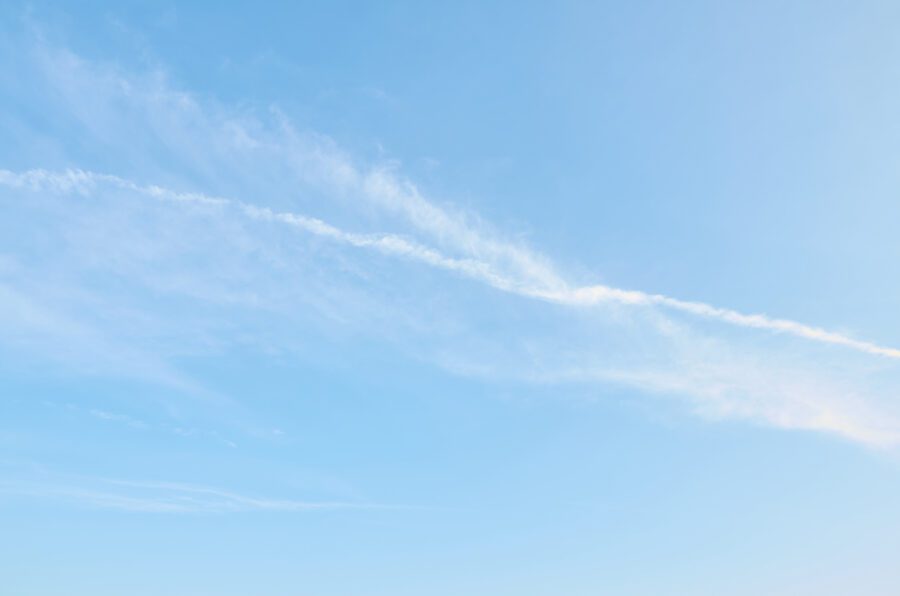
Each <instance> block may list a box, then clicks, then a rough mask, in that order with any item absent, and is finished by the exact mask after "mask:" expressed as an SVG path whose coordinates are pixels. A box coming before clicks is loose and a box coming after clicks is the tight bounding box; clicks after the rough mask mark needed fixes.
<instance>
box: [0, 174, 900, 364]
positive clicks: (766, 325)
mask: <svg viewBox="0 0 900 596" xmlns="http://www.w3.org/2000/svg"><path fill="white" fill-rule="evenodd" d="M0 184H2V185H4V186H7V187H11V188H19V189H27V190H32V191H40V190H50V191H55V192H62V193H77V194H83V195H86V194H89V193H90V192H91V191H92V190H94V189H95V188H96V186H98V185H100V184H109V185H112V186H115V187H118V188H121V189H125V190H130V191H133V192H137V193H140V194H143V195H145V196H150V197H153V198H156V199H160V200H166V201H172V202H190V203H197V204H204V205H218V206H223V207H224V206H231V207H234V208H236V209H238V210H239V211H240V212H241V213H243V214H244V215H245V216H247V217H249V218H252V219H254V220H259V221H275V222H280V223H283V224H286V225H288V226H291V227H293V228H295V229H299V230H302V231H304V232H306V233H309V234H313V235H315V236H319V237H323V238H327V239H330V240H332V241H334V242H338V243H342V244H346V245H350V246H354V247H357V248H366V249H373V250H377V251H379V252H382V253H384V254H389V255H394V256H399V257H403V258H408V259H410V260H414V261H418V262H421V263H424V264H427V265H430V266H432V267H436V268H440V269H444V270H448V271H454V272H457V273H459V274H461V275H464V276H466V277H469V278H471V279H476V280H479V281H481V282H483V283H486V284H487V285H489V286H491V287H493V288H495V289H498V290H502V291H504V292H509V293H513V294H517V295H520V296H525V297H530V298H535V299H540V300H544V301H547V302H551V303H556V304H563V305H569V306H591V305H595V304H601V303H618V304H625V305H632V306H660V307H664V308H668V309H671V310H675V311H679V312H684V313H687V314H690V315H694V316H697V317H701V318H705V319H709V320H715V321H719V322H723V323H727V324H730V325H734V326H738V327H744V328H751V329H762V330H766V331H772V332H776V333H782V334H787V335H792V336H795V337H800V338H803V339H807V340H811V341H815V342H819V343H824V344H831V345H836V346H842V347H845V348H848V349H851V350H855V351H858V352H862V353H867V354H871V355H876V356H883V357H887V358H892V359H898V360H900V349H897V348H892V347H887V346H881V345H878V344H875V343H872V342H868V341H864V340H859V339H855V338H852V337H849V336H847V335H843V334H840V333H836V332H833V331H828V330H826V329H822V328H819V327H814V326H810V325H805V324H803V323H799V322H797V321H792V320H789V319H780V318H773V317H769V316H767V315H763V314H745V313H741V312H738V311H735V310H731V309H727V308H720V307H716V306H712V305H710V304H706V303H703V302H694V301H686V300H679V299H677V298H672V297H669V296H665V295H661V294H650V293H646V292H641V291H636V290H625V289H621V288H615V287H610V286H605V285H593V286H572V285H570V284H568V283H566V282H565V281H563V280H562V279H561V278H560V277H559V276H558V275H557V274H556V272H555V271H554V270H553V269H552V268H551V267H548V264H547V263H546V259H543V258H542V257H540V256H539V255H535V254H533V253H531V252H530V251H527V250H524V249H522V248H520V247H517V246H515V245H512V244H510V243H504V242H502V241H500V240H496V239H493V238H485V237H484V236H483V235H482V234H480V233H478V232H477V231H476V230H473V229H470V228H469V227H467V226H466V225H465V224H464V222H460V221H458V220H457V219H454V218H453V217H452V216H450V215H449V214H447V213H446V212H445V211H443V210H442V209H441V208H439V207H437V206H435V205H433V204H431V203H430V202H428V201H427V200H426V199H424V198H423V197H421V196H420V195H418V192H417V191H416V190H415V188H414V187H404V186H403V185H402V184H400V183H398V182H397V181H396V180H394V179H393V178H392V177H390V176H389V175H388V174H387V173H385V172H383V171H376V172H375V173H374V174H372V175H370V176H368V177H367V179H366V182H365V185H364V188H365V189H366V190H367V191H370V192H372V193H374V196H376V198H381V199H383V200H384V202H386V203H388V204H389V206H390V207H391V208H392V209H395V210H399V211H402V212H404V213H405V214H406V215H408V216H409V217H410V219H411V220H412V221H413V223H414V225H416V226H417V227H419V228H422V229H424V230H426V231H428V232H431V233H432V234H434V235H436V236H439V237H441V238H443V239H445V240H446V239H449V240H450V242H451V243H452V244H455V245H457V246H458V247H459V248H460V250H463V251H467V252H470V253H475V254H479V255H483V256H485V257H487V258H488V259H491V258H495V259H503V260H509V261H512V262H514V263H516V264H517V265H520V266H521V269H520V273H521V275H519V276H518V277H515V276H511V275H508V274H507V275H504V274H502V273H498V271H497V270H498V269H500V268H502V267H498V264H497V263H496V262H492V261H491V260H482V259H478V258H455V257H450V256H447V255H445V254H443V253H442V252H440V251H438V250H435V249H433V248H431V247H428V246H425V245H423V244H420V243H418V242H415V241H413V240H410V239H408V238H406V237H403V236H400V235H396V234H359V233H354V232H348V231H345V230H342V229H340V228H337V227H335V226H333V225H331V224H328V223H326V222H324V221H322V220H320V219H316V218H313V217H308V216H304V215H300V214H296V213H290V212H283V211H274V210H272V209H269V208H268V207H259V206H256V205H252V204H250V203H246V202H243V201H239V200H235V199H226V198H221V197H211V196H208V195H205V194H202V193H192V192H179V191H175V190H171V189H167V188H163V187H160V186H156V185H141V184H138V183H135V182H133V181H131V180H127V179H124V178H121V177H118V176H114V175H110V174H100V173H95V172H89V171H85V170H80V169H68V170H64V171H59V172H54V171H49V170H43V169H33V170H27V171H24V172H13V171H10V170H5V169H0ZM532 272H536V275H531V274H530V273H532Z"/></svg>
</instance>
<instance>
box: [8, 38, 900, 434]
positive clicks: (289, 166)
mask: <svg viewBox="0 0 900 596" xmlns="http://www.w3.org/2000/svg"><path fill="white" fill-rule="evenodd" d="M36 60H37V64H38V65H39V66H40V70H39V73H41V75H42V76H44V77H45V79H46V81H45V83H46V84H48V85H51V86H53V87H54V88H56V89H59V90H60V93H59V95H60V96H61V97H63V98H65V99H64V100H63V104H62V105H61V106H56V107H57V108H59V109H61V110H62V111H66V110H68V111H69V112H71V114H72V117H73V118H74V119H75V120H77V122H79V125H80V126H82V127H83V130H84V131H85V140H84V143H86V144H91V143H94V144H95V145H96V146H97V147H101V148H106V150H109V148H113V149H112V151H121V153H122V155H121V156H119V155H116V156H113V157H117V158H121V159H120V160H119V163H121V164H122V168H123V170H126V171H125V172H123V176H122V177H119V176H113V175H108V174H97V173H92V172H90V171H86V170H79V169H67V168H63V169H59V170H40V169H38V170H27V171H23V172H18V173H17V172H13V171H9V170H2V171H0V184H2V185H4V186H6V187H7V188H8V189H14V190H15V193H16V194H15V195H14V196H15V198H12V199H7V200H22V201H27V200H28V199H26V198H24V197H26V196H39V197H41V199H40V200H42V201H48V202H49V205H50V206H49V207H48V208H47V212H48V213H50V215H51V216H52V217H56V218H59V219H60V221H61V222H63V223H62V224H60V228H59V229H60V230H61V231H60V234H63V235H65V234H71V235H72V237H71V238H69V242H68V244H65V246H67V247H68V248H69V252H70V253H71V252H73V250H72V249H75V250H74V252H76V253H77V252H78V251H82V252H84V254H76V255H74V256H73V255H69V256H68V257H67V258H69V259H80V260H79V261H78V262H77V263H71V264H72V265H73V267H71V269H75V270H76V271H75V273H73V274H72V275H75V276H76V278H75V279H74V280H73V279H71V278H66V280H67V283H69V284H74V285H76V286H77V285H78V284H79V283H80V281H79V279H77V275H78V271H77V270H78V269H79V268H82V269H84V270H85V271H94V270H97V269H104V268H105V269H108V270H112V271H114V272H115V273H116V275H118V276H120V277H121V278H129V277H130V278H136V277H140V278H141V279H140V281H141V283H142V284H143V286H144V287H149V288H151V289H153V290H154V291H161V292H166V293H174V294H177V295H179V296H182V297H185V298H187V299H188V300H195V301H200V302H209V303H215V304H218V305H221V307H222V308H223V309H224V310H223V311H222V312H221V313H219V314H220V315H221V316H222V317H223V318H231V319H234V316H233V313H232V311H230V310H229V309H234V308H237V307H238V306H239V305H243V306H244V307H246V308H247V309H249V310H253V311H259V310H265V311H268V312H270V313H271V314H272V315H273V317H275V318H276V319H278V318H279V317H280V318H281V320H282V323H281V326H283V327H285V328H290V326H291V325H296V324H297V320H296V319H295V318H291V317H294V312H295V311H297V310H298V309H299V305H300V304H301V303H302V304H306V305H314V306H315V310H316V312H317V313H319V315H321V316H324V317H326V318H328V317H330V318H331V320H340V321H343V322H347V321H351V322H350V323H349V324H351V325H353V324H357V325H361V326H362V325H369V324H371V320H372V319H375V318H378V317H381V318H382V319H381V320H383V321H384V325H382V326H380V327H379V331H382V332H384V333H385V334H390V333H398V332H397V331H396V329H397V328H401V327H402V328H403V329H404V331H403V333H402V334H400V335H402V339H401V340H400V341H406V342H408V343H409V344H410V345H411V347H410V351H411V352H416V353H419V352H423V350H421V348H422V345H423V344H427V343H428V342H429V341H433V342H434V344H433V345H432V346H431V347H430V348H429V349H427V350H424V353H425V354H426V356H425V357H427V358H431V359H434V360H437V361H439V362H442V363H443V364H445V365H447V366H448V367H449V368H451V369H453V370H457V371H464V372H466V373H467V374H491V375H496V376H503V375H506V374H509V373H508V371H516V374H518V375H519V376H520V377H526V378H533V379H543V380H546V381H553V382H568V381H572V380H575V381H588V382H595V383H596V382H602V383H621V384H625V385H629V386H633V387H639V388H641V389H643V390H646V391H651V392H655V393H663V394H673V395H678V396H680V397H682V398H683V399H685V400H687V402H688V403H690V404H691V407H692V409H694V410H695V411H697V412H699V413H701V414H703V415H705V416H710V417H717V418H727V417H731V418H743V419H751V420H756V421H761V422H764V423H767V424H770V425H774V426H777V427H781V428H804V429H815V430H825V431H830V432H833V433H836V434H839V435H842V436H845V437H848V438H851V439H854V440H857V441H861V442H865V443H869V444H875V445H883V444H892V443H895V442H897V441H898V440H900V418H898V414H897V412H896V407H895V406H893V404H892V400H891V399H890V396H891V395H892V394H893V387H895V385H894V380H895V377H894V376H895V375H896V369H895V368H891V367H892V366H894V365H893V362H892V361H893V360H896V359H898V358H900V351H898V350H897V349H895V348H892V347H888V346H881V345H878V344H875V343H872V342H867V341H865V340H860V339H856V338H853V337H850V336H848V335H845V334H839V333H836V332H832V331H828V330H824V329H820V328H818V327H815V326H811V325H806V324H803V323H799V322H796V321H791V320H785V319H779V318H773V317H769V316H766V315H761V314H744V313H739V312H736V311H733V310H730V309H726V308H720V307H715V306H712V305H708V304H705V303H701V302H690V301H683V300H679V299H676V298H672V297H668V296H664V295H659V294H650V293H644V292H640V291H634V290H624V289H619V288H614V287H610V286H604V285H584V284H581V283H576V282H574V281H573V280H571V279H570V278H569V277H568V276H566V275H565V274H564V273H563V271H562V268H561V267H560V266H558V265H556V264H554V263H553V262H552V261H551V259H549V258H547V257H546V256H544V255H542V254H540V253H539V252H538V251H535V250H533V249H531V248H529V247H528V246H527V245H525V244H524V243H522V242H519V241H513V240H510V239H508V238H506V237H505V236H504V235H503V234H502V233H500V232H497V231H496V230H494V229H493V228H492V227H491V226H490V225H488V224H487V223H485V222H483V221H481V220H480V219H479V218H478V217H477V216H476V215H474V214H471V213H462V212H459V211H457V210H455V209H453V208H451V207H446V206H440V205H439V204H438V203H437V202H436V201H434V200H431V199H429V198H428V197H426V196H425V195H424V193H423V192H422V191H421V190H419V189H418V188H417V187H416V186H415V185H414V184H413V183H411V182H410V181H408V180H406V179H404V178H403V177H402V176H400V175H399V174H398V173H397V172H396V168H395V167H391V166H385V165H383V164H375V165H373V166H370V167H361V166H359V165H357V164H356V163H355V162H354V161H353V160H352V159H351V158H350V157H348V155H347V154H346V153H345V152H344V151H342V150H341V149H340V147H338V146H336V144H335V143H333V142H332V141H330V140H329V139H327V138H326V137H323V136H322V135H318V134H315V133H299V132H297V131H296V130H295V128H294V127H293V126H292V124H291V123H290V122H289V121H288V119H287V118H286V117H285V116H284V115H283V114H281V113H279V112H278V111H277V110H274V111H272V112H271V114H270V116H269V118H270V119H269V120H268V121H267V120H265V119H263V118H259V117H256V116H255V115H253V114H248V113H235V112H233V111H230V110H228V109H227V108H224V107H222V106H219V105H216V104H213V103H209V104H208V105H207V104H204V103H203V102H201V101H199V100H198V99H196V98H195V97H193V96H191V95H190V94H187V93H184V92H181V91H177V90H172V89H171V88H170V87H169V85H168V83H167V82H166V79H165V77H164V76H163V75H161V74H159V73H158V72H157V73H152V74H151V75H148V76H143V77H140V76H138V77H135V76H128V75H126V74H123V73H122V72H119V71H117V70H115V69H113V68H108V67H101V66H97V65H94V64H91V63H89V62H86V61H84V60H81V59H80V58H78V57H76V56H74V55H72V54H71V53H69V52H65V51H57V50H53V49H51V48H46V47H43V48H41V49H40V50H39V51H38V52H37V59H36ZM88 90H90V92H89V93H88ZM88 97H90V98H91V99H90V102H88V100H87V99H86V98H88ZM98 106H100V108H98ZM157 155H161V156H162V157H159V158H157V159H152V158H151V156H157ZM111 159H112V158H111ZM135 163H139V164H141V168H140V169H141V172H140V174H139V175H130V174H129V172H131V173H133V172H134V169H135V168H136V166H134V165H133V164H135ZM131 178H134V179H141V180H148V179H149V180H153V181H160V182H161V183H165V185H162V184H160V185H155V184H146V183H138V182H135V181H133V180H132V179H131ZM182 180H189V181H190V182H187V183H185V182H181V181H182ZM177 187H181V188H184V187H187V188H198V187H201V188H209V189H211V190H210V192H209V194H206V193H197V192H182V191H176V190H171V188H177ZM23 193H25V194H23ZM28 193H30V195H29V194H28ZM67 194H70V195H74V196H79V197H86V198H93V199H95V202H94V203H90V204H89V203H87V202H84V201H82V202H80V203H79V202H71V203H68V204H67V203H66V202H65V201H64V200H62V199H59V197H60V196H65V195H67ZM218 194H227V195H229V197H231V198H227V199H226V198H221V197H219V196H216V195H218ZM54 196H56V197H57V198H55V199H54V198H53V197H54ZM137 196H140V197H144V198H145V199H147V198H150V199H154V200H156V201H157V202H160V203H165V204H166V205H170V206H174V207H175V208H174V209H166V210H158V211H154V210H147V208H145V207H142V206H140V205H139V204H138V203H136V202H135V201H134V198H135V197H137ZM244 197H252V201H250V200H247V199H246V198H244ZM100 198H102V200H100ZM298 204H302V205H303V206H304V207H305V208H304V209H303V211H305V212H307V213H309V215H306V214H300V213H297V211H298V210H297V209H296V206H297V205H298ZM179 206H180V207H179ZM85 208H90V209H94V210H98V209H104V210H106V213H103V212H101V211H92V213H94V214H95V218H94V219H92V218H82V219H80V220H79V219H78V218H77V217H71V219H74V220H75V221H76V222H82V223H84V222H86V223H84V225H90V224H91V223H92V222H93V223H94V225H95V226H96V225H97V224H96V221H97V219H96V218H98V217H102V218H109V222H108V223H110V225H102V226H97V230H93V231H91V230H88V231H82V230H77V229H72V227H68V228H66V227H65V225H64V224H65V222H66V218H70V214H72V213H75V214H77V213H78V211H79V209H85ZM179 209H180V210H179ZM104 221H105V220H104ZM328 222H341V226H338V225H335V224H334V223H328ZM271 224H281V225H282V226H284V228H286V229H289V230H299V231H302V232H303V234H304V235H305V236H307V237H310V238H315V239H319V240H323V241H325V242H326V243H328V244H330V245H333V246H334V247H337V248H339V247H341V246H344V247H351V248H353V249H364V250H360V251H332V250H329V249H327V248H321V249H319V248H317V250H316V251H312V252H310V251H305V252H301V251H299V250H297V249H296V247H295V246H294V245H293V244H292V242H293V241H287V240H284V239H282V238H281V237H280V236H278V232H275V231H274V230H273V228H272V227H271ZM253 226H263V227H261V228H259V227H253ZM385 227H387V228H388V229H398V228H399V229H400V230H401V232H400V233H382V232H371V231H362V230H370V229H372V228H375V229H384V228H385ZM111 230H115V233H116V234H119V235H120V237H108V236H109V235H110V234H111ZM348 230H354V231H348ZM89 233H90V234H92V235H91V236H90V237H89V236H88V234H89ZM91 242H96V243H97V248H95V249H93V250H94V252H93V253H90V254H89V253H87V252H85V247H86V246H87V245H88V244H90V243H91ZM201 245H202V250H198V249H197V247H198V246H201ZM364 252H372V253H376V254H381V255H389V256H395V257H400V258H401V260H403V261H410V262H416V263H421V264H425V265H428V266H429V267H431V268H434V269H438V270H444V271H451V272H453V273H455V274H457V275H458V276H462V277H465V278H468V279H470V280H476V281H478V282H481V283H483V284H485V285H487V286H489V287H491V288H494V289H497V290H501V291H502V292H503V293H504V294H508V295H513V296H517V297H524V298H528V299H529V300H526V301H523V302H528V303H532V304H531V306H525V305H524V304H523V303H516V304H515V305H514V309H515V310H520V311H521V312H522V316H521V317H520V318H517V316H516V314H515V313H511V312H510V309H509V303H508V302H503V303H498V304H494V305H491V304H487V303H480V306H481V307H484V308H480V309H479V312H474V311H473V310H471V309H469V310H467V309H465V308H463V307H461V306H460V307H457V306H454V305H453V299H452V298H448V297H447V296H446V294H447V292H436V291H432V290H431V288H428V287H427V286H422V285H416V283H417V280H416V279H415V278H416V274H414V273H411V272H410V271H408V270H403V271H399V272H398V271H396V270H393V269H392V270H391V274H390V275H386V276H383V277H379V276H378V275H377V274H378V269H377V268H378V267H380V266H381V265H380V263H375V262H373V261H370V260H366V259H367V257H365V256H364V254H363V253H364ZM41 256H42V257H46V255H41ZM184 257H188V258H187V259H185V258H184ZM179 259H180V260H187V261H188V262H192V261H196V262H195V263H194V264H193V265H192V266H190V267H189V268H187V269H184V268H183V266H182V265H181V264H175V263H176V262H179ZM44 260H47V259H46V258H45V259H44ZM51 261H52V259H51ZM316 261H321V262H322V263H324V264H321V265H316ZM51 265H52V262H51ZM92 268H93V269H92ZM51 269H52V267H51ZM49 270H50V269H44V270H42V271H43V272H44V273H46V272H47V271H49ZM398 275H403V277H402V278H400V277H397V276H398ZM16 279H21V277H18V278H16ZM296 279H302V284H301V283H295V282H293V281H292V280H296ZM348 280H349V281H348ZM8 283H9V282H8ZM449 283H450V282H449V281H448V282H446V284H449ZM446 284H445V285H446ZM300 286H302V291H301V290H300V289H299V287H300ZM413 287H415V288H416V291H418V292H419V294H418V295H417V294H416V293H415V292H414V291H413V290H411V288H413ZM34 291H37V292H40V290H34ZM468 294H469V292H468V291H466V292H464V293H463V295H465V296H467V295H468ZM348 296H352V298H348ZM367 300H371V301H372V303H371V304H370V305H369V307H368V308H367V307H366V306H364V305H365V304H366V301H367ZM498 300H499V298H498ZM417 301H418V302H420V304H418V305H417V304H416V302H417ZM459 302H462V299H460V301H459ZM351 304H352V306H349V305H351ZM436 305H437V306H436ZM435 309H437V310H436V311H435ZM353 313H364V314H362V315H359V314H357V315H356V318H354V314H353ZM167 316H168V313H163V312H157V313H156V317H155V319H154V321H159V320H160V319H162V321H161V322H160V325H161V326H162V327H165V325H166V321H165V318H166V317H167ZM489 316H496V321H492V322H491V326H497V325H500V326H503V325H505V326H503V327H502V331H503V332H504V333H506V335H505V336H504V335H501V334H499V333H498V334H497V335H494V336H492V335H490V334H488V333H485V332H483V331H482V330H481V327H480V323H479V321H483V320H484V318H486V317H489ZM454 317H455V320H456V322H457V323H456V325H457V327H458V328H454V329H452V330H451V331H450V332H444V331H441V330H440V329H439V328H440V326H441V325H442V324H445V321H447V320H450V319H453V318H454ZM197 318H198V317H194V316H192V317H190V318H189V319H188V318H184V319H179V320H177V321H174V322H170V326H171V327H172V328H173V329H172V330H171V331H170V333H171V337H172V339H171V340H170V342H169V343H171V344H176V343H178V342H179V341H182V340H183V341H182V343H187V344H191V342H196V341H197V340H196V339H195V338H196V337H197V336H198V333H197V330H198V328H197V327H196V325H197V324H198V323H196V320H197ZM467 318H468V319H472V320H467ZM476 319H477V320H476ZM184 320H189V321H190V323H189V325H193V326H194V327H192V328H191V330H192V333H191V334H190V339H187V340H185V339H184V338H185V337H186V336H188V333H187V332H186V331H182V332H181V333H179V331H178V329H177V328H178V327H179V326H180V324H181V323H182V322H183V321H184ZM498 321H503V322H502V323H500V322H498ZM154 324H155V323H154ZM218 324H221V321H220V320H215V321H212V322H211V323H210V325H211V327H209V328H207V327H203V328H202V329H201V331H202V333H200V334H199V335H203V334H206V335H205V337H208V338H209V343H212V344H214V343H215V342H217V341H223V340H222V338H223V337H225V336H228V337H232V338H233V337H234V336H235V335H240V334H247V335H251V336H252V335H256V334H258V333H257V332H258V331H259V328H258V327H255V328H251V329H239V328H238V329H235V328H234V327H233V326H232V327H227V326H226V328H224V329H221V328H218V327H216V325H218ZM446 324H447V325H448V326H450V324H449V323H446ZM720 324H721V325H720ZM149 326H150V324H148V325H145V326H143V327H140V328H139V329H137V330H136V331H135V337H134V338H131V339H133V340H134V341H135V342H140V341H144V342H145V341H146V339H147V337H148V335H149V334H150V333H151V332H150V331H148V330H147V328H148V327H149ZM436 329H437V331H436ZM460 329H461V330H460ZM442 333H443V335H442ZM294 335H297V334H296V333H295V334H294ZM431 335H435V336H439V337H437V339H429V337H430V336H431ZM423 338H424V339H423ZM797 340H802V341H800V342H799V343H798V341H797ZM268 341H269V342H270V345H274V346H276V347H277V346H278V345H280V344H279V342H282V343H283V342H284V341H285V339H284V337H283V336H281V335H278V334H277V332H276V333H275V334H274V335H273V337H272V338H271V340H268ZM182 349H183V348H182ZM873 356H874V358H872V357H873ZM522 371H526V372H522ZM892 375H894V376H892Z"/></svg>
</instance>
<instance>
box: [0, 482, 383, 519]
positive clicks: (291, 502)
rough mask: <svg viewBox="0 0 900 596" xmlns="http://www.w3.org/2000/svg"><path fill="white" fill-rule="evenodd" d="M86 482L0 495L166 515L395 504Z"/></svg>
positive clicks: (24, 487)
mask: <svg viewBox="0 0 900 596" xmlns="http://www.w3.org/2000/svg"><path fill="white" fill-rule="evenodd" d="M82 480H83V482H80V483H77V482H67V483H45V482H24V481H23V482H9V481H5V482H2V483H0V495H6V496H8V497H28V498H39V499H47V500H52V501H62V502H67V503H71V504H73V505H79V506H85V507H90V508H96V509H106V510H116V511H125V512H133V513H163V514H165V513H181V514H224V513H241V512H248V513H252V512H260V513H262V512H272V513H302V512H314V511H338V510H375V509H396V508H397V507H392V506H387V505H377V504H371V503H353V502H342V501H302V500H296V499H272V498H267V497H258V496H251V495H245V494H241V493H237V492H234V491H229V490H223V489H220V488H215V487H209V486H200V485H195V484H183V483H174V482H133V481H123V480H106V479H100V480H91V481H89V482H88V481H87V480H86V479H82Z"/></svg>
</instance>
